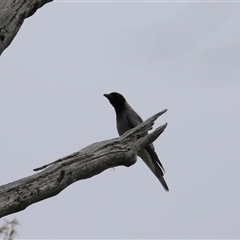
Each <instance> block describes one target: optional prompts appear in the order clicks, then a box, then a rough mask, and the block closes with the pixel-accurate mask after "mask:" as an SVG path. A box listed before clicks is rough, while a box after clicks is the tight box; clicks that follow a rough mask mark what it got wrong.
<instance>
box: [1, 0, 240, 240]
mask: <svg viewBox="0 0 240 240" xmlns="http://www.w3.org/2000/svg"><path fill="white" fill-rule="evenodd" d="M239 22H240V4H239V3H186V2H181V3H70V2H68V3H67V2H66V3H59V2H54V3H50V4H47V5H46V6H44V7H43V8H42V9H40V10H39V11H38V12H37V13H36V14H34V15H33V17H31V18H29V19H27V20H26V21H25V22H24V24H23V27H22V28H21V29H20V31H19V33H18V35H17V36H16V38H15V39H14V41H13V42H12V44H11V46H10V47H9V48H8V49H7V50H5V52H4V53H3V55H2V56H1V59H0V61H1V62H0V64H1V65H0V68H1V71H0V79H1V82H0V83H1V87H0V91H1V94H0V98H1V135H0V143H1V159H2V161H1V169H2V171H1V175H0V182H1V184H5V183H8V182H11V181H14V180H17V179H19V178H22V177H25V176H28V175H30V174H33V172H32V169H33V168H35V167H39V166H41V165H43V164H45V163H48V162H51V161H53V160H56V159H58V158H60V157H63V156H65V155H68V154H70V153H72V152H74V151H76V150H78V149H81V148H83V147H85V146H87V145H89V144H91V143H93V142H97V141H101V140H106V139H110V138H113V137H116V136H117V131H116V127H115V113H114V110H113V108H112V106H110V104H109V102H108V101H107V100H106V99H105V98H104V97H103V93H108V92H112V91H118V92H120V93H122V94H123V95H124V96H125V97H126V98H127V100H128V102H129V103H130V104H131V106H132V107H133V108H134V109H135V110H136V111H137V112H138V113H139V114H140V115H141V116H142V118H143V119H146V118H148V117H150V116H152V115H153V114H154V113H156V112H158V111H161V110H163V109H164V108H168V112H167V113H165V114H164V115H163V116H162V117H161V118H160V119H159V120H157V122H156V125H155V126H159V125H161V124H163V123H165V122H168V124H169V125H168V127H167V129H166V131H165V132H164V133H163V135H162V136H160V138H159V139H157V141H156V142H155V148H156V150H157V153H158V155H159V157H160V159H161V161H162V163H163V165H164V167H165V169H166V178H165V179H166V181H167V183H168V185H169V188H170V192H169V193H166V192H165V191H164V190H163V189H162V187H161V185H160V184H159V182H158V180H157V179H156V178H155V176H154V175H153V174H152V173H151V172H150V170H149V169H148V168H147V167H146V166H145V164H144V163H143V162H142V160H141V159H139V160H138V162H137V163H136V164H135V165H134V166H132V167H130V168H125V167H117V168H115V169H114V170H107V171H105V172H103V173H102V174H100V175H98V176H95V177H93V178H91V179H88V180H84V181H80V182H77V183H75V184H74V185H72V186H70V187H69V188H67V189H66V190H64V191H63V192H62V193H60V195H58V196H56V197H54V198H51V199H48V200H45V201H42V202H39V203H37V204H34V205H32V206H30V207H29V208H27V209H26V210H24V211H22V212H19V213H17V214H14V215H11V216H8V217H7V219H11V218H13V217H16V218H17V219H18V221H19V222H20V223H21V226H20V227H19V228H18V231H19V236H20V237H21V238H240V228H239V222H240V213H239V202H240V193H239V182H240V176H239V167H240V164H239V159H240V147H239V142H240V134H239V130H240V128H239V122H240V113H239V103H240V67H239V66H240V28H239Z"/></svg>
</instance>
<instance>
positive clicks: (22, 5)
mask: <svg viewBox="0 0 240 240" xmlns="http://www.w3.org/2000/svg"><path fill="white" fill-rule="evenodd" d="M52 1H53V0H24V1H23V0H1V1H0V55H1V54H2V52H3V51H4V50H5V49H6V48H7V47H8V46H9V45H10V43H11V42H12V40H13V39H14V37H15V36H16V34H17V32H18V30H19V29H20V27H21V26H22V24H23V22H24V20H25V18H28V17H30V16H32V15H33V14H34V13H35V12H36V11H37V9H39V8H40V7H42V6H43V5H44V4H46V3H49V2H52Z"/></svg>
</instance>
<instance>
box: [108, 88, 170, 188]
mask: <svg viewBox="0 0 240 240" xmlns="http://www.w3.org/2000/svg"><path fill="white" fill-rule="evenodd" d="M104 96H105V97H106V98H107V99H108V100H109V102H110V103H111V104H112V106H113V107H114V109H115V112H116V117H117V131H118V134H119V135H120V136H121V135H122V134H123V133H125V132H126V131H128V130H129V129H131V128H134V127H136V126H137V125H139V124H140V123H142V122H143V120H142V118H141V117H140V116H139V115H138V114H137V113H136V112H135V111H134V109H133V108H132V107H131V106H130V105H129V104H128V102H127V101H126V99H125V98H124V97H123V95H121V94H120V93H117V92H112V93H110V94H104ZM146 134H147V133H146ZM137 155H138V156H139V157H140V158H142V160H143V161H144V162H145V163H146V164H147V166H148V167H149V168H150V170H151V171H152V172H153V173H154V175H155V176H156V177H157V178H158V180H159V181H160V183H161V184H162V186H163V187H164V189H165V190H166V191H169V189H168V186H167V183H166V182H165V180H164V178H163V175H164V173H163V172H165V170H164V168H163V165H162V164H161V162H160V161H159V158H158V156H157V154H156V152H155V150H154V146H153V144H149V145H148V146H146V147H145V148H143V149H141V150H139V151H138V153H137Z"/></svg>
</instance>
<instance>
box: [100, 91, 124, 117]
mask: <svg viewBox="0 0 240 240" xmlns="http://www.w3.org/2000/svg"><path fill="white" fill-rule="evenodd" d="M103 96H104V97H106V98H107V99H108V100H109V102H110V103H111V104H112V106H113V107H114V109H115V111H116V112H117V113H119V112H121V111H122V110H123V109H124V107H125V103H126V99H125V98H124V97H123V95H122V94H120V93H117V92H112V93H109V94H103Z"/></svg>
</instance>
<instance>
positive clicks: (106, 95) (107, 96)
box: [103, 93, 111, 100]
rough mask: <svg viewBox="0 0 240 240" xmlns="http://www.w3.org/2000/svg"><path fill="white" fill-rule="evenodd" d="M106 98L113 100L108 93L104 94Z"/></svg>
mask: <svg viewBox="0 0 240 240" xmlns="http://www.w3.org/2000/svg"><path fill="white" fill-rule="evenodd" d="M103 96H104V97H106V98H107V99H108V100H109V99H110V98H111V96H110V95H109V94H107V93H105V94H103Z"/></svg>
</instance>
